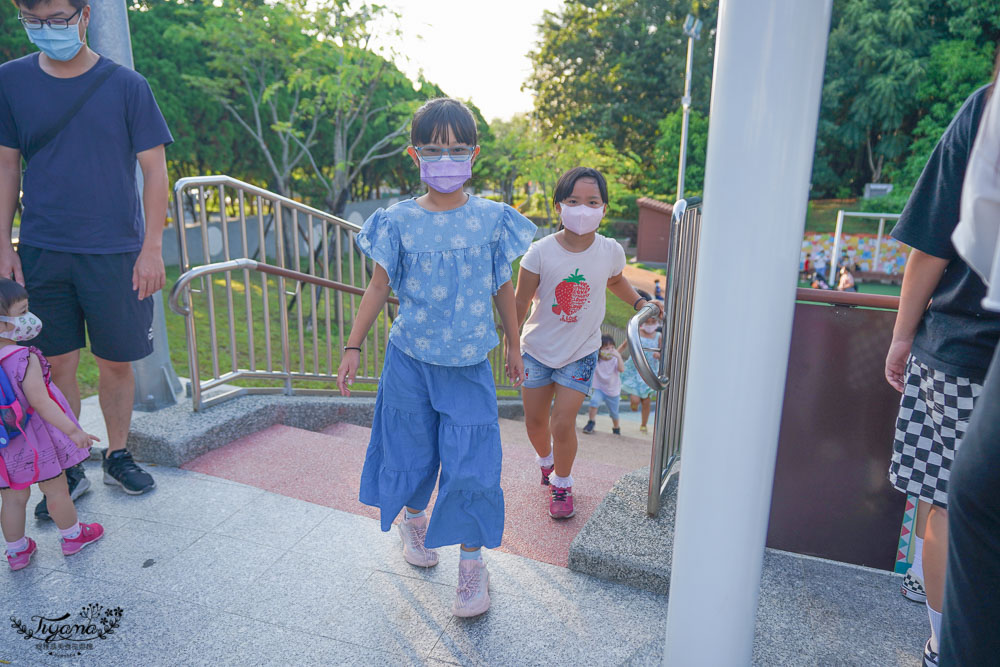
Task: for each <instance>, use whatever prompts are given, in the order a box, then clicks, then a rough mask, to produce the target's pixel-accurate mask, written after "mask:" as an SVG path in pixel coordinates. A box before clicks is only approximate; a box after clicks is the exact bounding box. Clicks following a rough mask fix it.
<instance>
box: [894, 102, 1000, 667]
mask: <svg viewBox="0 0 1000 667" xmlns="http://www.w3.org/2000/svg"><path fill="white" fill-rule="evenodd" d="M990 90H991V86H984V87H983V88H980V89H979V90H977V91H976V92H974V93H973V94H972V95H971V96H970V97H969V98H968V99H967V100H966V101H965V103H964V104H963V105H962V108H961V109H960V110H959V112H958V114H957V115H956V116H955V118H954V119H953V120H952V122H951V124H950V125H949V126H948V129H947V130H946V131H945V133H944V135H943V136H942V137H941V140H940V141H939V142H938V145H937V146H936V147H935V149H934V152H933V153H932V154H931V157H930V160H929V161H928V163H927V165H926V166H925V167H924V171H923V173H922V174H921V175H920V179H919V180H918V181H917V184H916V186H915V187H914V189H913V193H912V194H911V195H910V198H909V200H908V201H907V203H906V207H905V208H904V209H903V213H902V215H901V216H900V218H899V221H898V222H897V223H896V226H895V227H894V228H893V230H892V236H893V237H895V238H896V239H898V240H899V241H902V242H903V243H906V244H908V245H909V246H911V247H912V250H911V252H910V256H909V258H908V260H907V264H906V271H905V273H904V276H903V287H902V293H901V295H900V303H899V312H898V314H897V316H896V324H895V327H894V328H893V335H892V342H891V344H890V347H889V352H888V355H887V356H886V361H885V377H886V379H887V380H888V382H889V384H891V385H892V386H893V387H895V388H896V390H897V391H899V392H901V393H902V398H901V400H900V405H899V416H898V417H897V419H896V435H895V440H894V442H893V453H892V461H891V463H890V466H889V481H890V482H891V483H892V484H893V486H894V487H895V488H897V489H899V490H900V491H902V492H903V493H906V494H910V495H914V496H917V497H918V498H919V501H920V502H919V509H918V513H917V526H916V531H915V532H916V544H915V547H916V550H915V557H914V562H913V566H912V567H911V568H910V571H909V572H907V573H906V576H905V578H904V579H903V585H902V592H903V595H904V596H906V597H907V598H908V599H911V600H915V601H918V602H925V604H926V605H927V613H928V616H929V618H930V623H931V637H930V639H929V640H928V641H927V643H926V644H925V646H924V657H923V664H924V665H937V664H938V652H939V646H938V638H939V637H940V635H941V610H942V602H943V597H944V585H945V570H946V563H947V553H948V552H947V548H948V480H949V477H950V473H951V466H952V462H953V461H954V458H955V451H956V450H957V449H958V448H959V446H960V445H961V442H962V438H963V437H964V436H965V433H966V429H967V428H968V424H969V418H970V417H971V415H972V410H973V407H974V406H975V403H976V399H977V398H978V396H979V395H980V393H981V392H982V390H983V380H984V378H985V376H986V371H987V369H988V368H989V365H990V361H991V359H992V356H993V350H994V349H995V348H996V346H997V341H998V340H1000V314H998V313H993V312H989V311H985V310H984V309H983V308H982V306H981V302H982V300H983V297H984V296H985V295H986V286H985V285H984V284H983V281H982V279H981V278H980V277H979V276H978V275H977V274H976V273H975V272H974V271H972V270H971V269H970V268H969V266H968V265H967V264H966V263H965V262H964V261H963V260H962V258H961V257H959V256H958V254H957V253H956V251H955V248H954V246H953V245H952V242H951V234H952V231H953V230H954V229H955V227H956V225H957V224H958V221H959V212H960V204H961V192H962V181H963V178H964V177H965V170H966V166H967V164H968V159H969V154H970V152H971V151H972V145H973V141H974V140H975V136H976V131H977V129H978V127H979V121H980V118H981V116H982V112H983V109H984V107H985V105H986V101H987V99H988V98H989V92H990Z"/></svg>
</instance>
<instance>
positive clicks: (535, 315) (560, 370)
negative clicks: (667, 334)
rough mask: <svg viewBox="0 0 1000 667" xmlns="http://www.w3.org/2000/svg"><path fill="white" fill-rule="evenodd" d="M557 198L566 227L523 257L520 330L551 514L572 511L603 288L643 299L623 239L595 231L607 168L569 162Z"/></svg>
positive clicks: (526, 397) (527, 409)
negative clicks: (579, 419) (632, 280)
mask: <svg viewBox="0 0 1000 667" xmlns="http://www.w3.org/2000/svg"><path fill="white" fill-rule="evenodd" d="M552 199H553V201H554V203H555V208H556V211H558V212H559V217H560V218H561V219H562V224H563V228H562V229H560V231H558V232H556V233H555V234H552V235H551V236H546V237H545V238H543V239H541V240H539V241H536V242H535V243H533V244H531V248H529V249H528V252H527V253H526V254H525V255H524V259H522V260H521V268H520V271H519V273H518V278H517V297H516V298H517V320H518V322H524V320H525V317H527V316H528V308H529V306H530V308H531V316H530V317H528V321H527V323H526V324H525V325H524V334H523V335H522V337H521V353H522V355H523V357H524V367H525V380H524V389H523V390H522V392H521V398H522V400H523V401H524V421H525V426H526V427H527V430H528V438H529V439H530V440H531V444H532V446H533V447H534V448H535V454H536V456H537V460H538V465H539V466H540V467H541V469H542V484H543V485H550V486H551V500H550V501H549V516H551V517H552V518H553V519H568V518H570V517H571V516H573V514H574V513H575V510H574V508H573V476H572V474H571V473H572V470H573V461H574V460H575V459H576V449H577V439H576V416H577V414H579V412H580V407H581V406H582V405H583V399H585V398H586V397H587V395H588V394H589V393H590V385H591V382H592V381H593V375H594V368H595V367H596V365H597V351H598V349H599V348H600V347H601V322H602V321H604V304H605V293H606V290H611V293H612V294H614V295H615V296H617V297H618V298H619V299H621V300H622V301H624V302H625V303H627V304H629V305H630V306H632V307H633V308H635V309H637V310H638V309H639V308H642V307H643V306H644V305H645V303H646V299H644V298H642V297H641V296H639V295H638V294H636V292H635V290H634V289H632V285H630V284H629V281H628V280H627V279H626V278H625V277H624V276H623V275H622V270H623V269H624V268H625V251H624V250H623V249H622V247H621V245H619V244H618V242H617V241H615V240H614V239H610V238H606V237H604V236H601V235H600V234H598V233H597V228H598V226H599V225H600V224H601V219H602V218H603V217H604V213H605V212H606V211H607V208H608V186H607V182H606V181H605V180H604V176H602V175H601V173H600V172H599V171H597V170H596V169H589V168H587V167H576V168H575V169H570V170H569V171H568V172H566V173H565V174H563V175H562V177H560V179H559V181H558V182H557V183H556V187H555V192H554V194H553V197H552ZM553 473H554V474H553Z"/></svg>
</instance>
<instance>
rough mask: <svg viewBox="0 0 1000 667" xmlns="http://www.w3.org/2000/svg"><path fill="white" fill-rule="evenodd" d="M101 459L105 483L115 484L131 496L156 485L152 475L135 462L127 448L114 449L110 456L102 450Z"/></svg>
mask: <svg viewBox="0 0 1000 667" xmlns="http://www.w3.org/2000/svg"><path fill="white" fill-rule="evenodd" d="M101 459H102V460H101V466H102V467H103V468H104V483H105V484H117V485H118V486H120V487H122V489H123V490H124V491H125V493H128V494H131V495H133V496H137V495H139V494H140V493H145V492H146V491H149V490H150V489H152V488H154V487H155V486H156V482H155V481H154V480H153V476H152V475H150V474H149V473H148V472H146V471H145V470H143V469H142V468H140V467H139V466H138V465H137V464H136V462H135V461H134V460H133V459H132V454H131V453H130V452H129V451H128V450H127V449H116V450H115V451H113V452H112V453H111V455H110V456H109V455H108V452H107V450H104V451H103V452H101Z"/></svg>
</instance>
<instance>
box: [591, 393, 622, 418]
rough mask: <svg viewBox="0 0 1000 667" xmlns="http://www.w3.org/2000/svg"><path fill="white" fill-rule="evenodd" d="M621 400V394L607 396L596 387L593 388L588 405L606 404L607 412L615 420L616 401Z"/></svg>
mask: <svg viewBox="0 0 1000 667" xmlns="http://www.w3.org/2000/svg"><path fill="white" fill-rule="evenodd" d="M620 400H621V394H615V395H614V396H609V395H607V394H605V393H604V392H603V391H601V390H600V389H598V388H596V387H595V388H594V395H593V396H591V397H590V407H592V408H600V407H601V404H602V403H603V404H604V405H606V406H608V414H609V415H611V418H612V419H614V420H615V421H617V420H618V402H619V401H620Z"/></svg>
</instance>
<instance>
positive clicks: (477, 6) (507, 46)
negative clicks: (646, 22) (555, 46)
mask: <svg viewBox="0 0 1000 667" xmlns="http://www.w3.org/2000/svg"><path fill="white" fill-rule="evenodd" d="M383 2H384V4H385V5H387V6H388V7H389V8H391V9H393V10H395V11H396V12H397V13H399V14H400V20H399V21H398V22H397V23H395V27H397V28H398V29H400V30H401V31H402V35H401V36H400V38H399V39H398V40H396V41H395V43H394V44H393V46H394V47H395V49H396V51H398V53H399V55H398V57H396V59H395V61H396V65H397V67H399V68H400V69H401V70H402V71H403V72H404V73H406V74H407V75H408V76H409V77H410V78H411V79H413V80H416V78H417V76H418V74H419V72H420V71H421V70H423V73H424V76H425V77H426V78H427V79H428V80H429V81H433V82H434V83H436V84H437V85H439V86H440V87H441V88H442V89H443V90H444V91H445V93H446V94H448V95H450V96H452V97H458V98H461V99H471V100H472V102H473V103H474V104H475V105H476V106H478V107H479V109H480V111H482V113H483V116H484V117H485V118H486V120H487V121H492V120H494V119H495V118H502V119H509V118H510V117H511V116H512V115H514V114H515V113H519V112H524V111H530V110H531V108H532V104H533V102H532V96H531V93H530V92H527V91H522V90H521V85H522V84H523V83H524V82H525V81H526V80H527V78H528V75H529V74H530V73H531V62H530V61H529V60H528V52H529V51H531V50H532V49H534V48H535V43H536V42H537V41H538V31H537V29H536V27H535V26H536V24H537V23H538V22H539V21H540V20H541V18H542V12H543V11H544V10H546V9H548V10H555V9H557V8H558V7H559V5H560V4H561V0H383ZM386 27H390V26H386ZM382 32H383V34H385V31H382ZM389 41H390V40H389V38H386V39H383V40H381V42H382V43H381V44H380V46H383V47H384V46H386V45H387V43H388V42H389Z"/></svg>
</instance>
